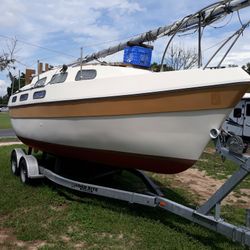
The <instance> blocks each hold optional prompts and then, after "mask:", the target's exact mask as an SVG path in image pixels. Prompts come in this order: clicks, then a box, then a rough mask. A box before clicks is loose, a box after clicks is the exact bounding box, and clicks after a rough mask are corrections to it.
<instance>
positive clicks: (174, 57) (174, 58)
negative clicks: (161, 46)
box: [151, 46, 198, 72]
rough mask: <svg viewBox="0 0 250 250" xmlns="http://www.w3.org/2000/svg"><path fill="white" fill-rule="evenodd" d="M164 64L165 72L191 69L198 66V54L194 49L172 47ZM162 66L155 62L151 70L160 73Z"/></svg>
mask: <svg viewBox="0 0 250 250" xmlns="http://www.w3.org/2000/svg"><path fill="white" fill-rule="evenodd" d="M165 62H166V63H165V64H163V71H173V70H181V69H191V68H193V67H195V66H197V63H198V54H197V52H196V51H195V50H194V49H184V48H181V47H174V46H172V47H171V49H170V53H169V56H168V57H167V59H166V60H165ZM160 68H161V65H159V64H157V63H156V62H154V63H153V64H152V65H151V70H152V71H155V72H159V71H160Z"/></svg>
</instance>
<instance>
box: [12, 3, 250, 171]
mask: <svg viewBox="0 0 250 250" xmlns="http://www.w3.org/2000/svg"><path fill="white" fill-rule="evenodd" d="M249 5H250V1H239V0H233V1H220V2H218V3H215V4H213V5H210V6H208V7H206V8H204V9H202V10H201V11H199V12H197V13H195V14H193V15H190V16H187V17H186V18H184V19H182V20H181V21H177V22H175V23H174V24H172V25H169V26H165V27H160V28H158V29H156V30H153V31H149V32H146V33H144V34H142V35H140V36H138V37H136V38H134V39H132V40H130V41H127V42H125V43H121V44H119V45H117V46H114V47H111V48H109V49H107V50H102V51H100V52H98V53H94V54H92V55H89V56H86V57H85V58H82V57H81V58H79V59H78V60H77V61H76V62H73V63H71V64H69V65H67V66H66V65H63V66H59V67H56V68H54V69H52V70H49V71H46V72H44V73H42V74H39V75H36V76H35V77H34V78H33V80H32V82H31V83H30V84H29V85H26V86H25V87H23V88H21V89H20V90H19V91H17V92H16V93H14V94H13V95H12V96H11V98H10V100H9V105H8V106H9V109H10V111H9V112H10V117H11V123H12V126H13V129H14V130H15V132H16V135H17V136H18V138H19V139H20V140H21V141H22V142H23V143H24V144H26V145H28V146H29V147H30V148H34V149H38V150H41V151H43V152H46V153H50V154H53V155H56V156H61V157H70V158H77V159H83V160H87V161H92V162H98V163H102V164H107V165H110V166H114V167H118V168H137V169H142V170H148V171H152V172H158V173H165V174H174V173H179V172H182V171H185V170H186V169H188V168H189V167H191V166H192V165H193V164H194V163H195V162H196V161H197V160H198V159H199V157H200V155H201V153H202V152H203V150H204V148H205V146H206V145H207V143H208V141H209V139H210V136H209V132H210V130H211V129H219V128H220V126H221V124H222V122H223V121H224V119H225V117H226V116H227V115H228V114H229V113H230V111H231V109H232V108H233V107H234V106H235V105H236V104H237V103H238V101H239V100H240V99H241V97H242V96H243V95H244V93H245V92H246V91H247V90H248V88H249V84H250V77H249V75H248V74H247V73H246V72H245V71H244V70H242V69H241V68H219V67H218V68H215V69H210V68H206V69H204V68H198V69H192V70H180V71H171V72H152V71H150V70H147V69H145V68H142V67H132V66H131V65H128V64H123V65H119V64H108V63H107V64H103V63H101V64H91V63H90V62H91V61H93V60H96V59H98V58H101V57H105V56H107V55H110V54H113V53H116V52H118V51H120V50H123V49H125V48H127V47H131V44H132V45H133V46H134V45H135V46H141V47H142V48H143V46H142V45H143V43H145V42H148V41H153V40H155V39H158V38H159V37H161V36H165V35H175V34H176V33H177V32H184V31H185V30H189V29H191V28H197V27H201V26H205V25H207V24H210V23H212V22H213V21H215V20H218V18H221V17H222V16H224V15H226V14H227V13H228V10H229V9H230V11H236V10H239V9H241V8H244V7H247V6H249ZM244 28H246V27H244ZM237 34H238V33H237Z"/></svg>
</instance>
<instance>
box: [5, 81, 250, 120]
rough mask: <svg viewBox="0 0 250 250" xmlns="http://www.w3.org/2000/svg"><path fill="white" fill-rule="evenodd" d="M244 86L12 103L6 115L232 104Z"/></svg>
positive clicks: (94, 113)
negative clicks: (36, 102)
mask: <svg viewBox="0 0 250 250" xmlns="http://www.w3.org/2000/svg"><path fill="white" fill-rule="evenodd" d="M248 86H249V85H247V84H238V85H227V86H223V87H216V88H212V87H210V88H206V89H196V90H185V91H175V92H163V93H154V94H147V95H146V94H144V95H137V96H122V97H106V98H99V99H88V100H77V101H62V102H51V103H40V104H33V105H27V106H24V105H23V106H20V107H12V108H11V109H10V116H11V117H12V118H52V117H53V118H59V117H89V116H116V115H135V114H146V113H163V112H181V111H197V110H209V109H224V108H232V107H234V106H235V105H236V104H237V102H238V101H239V99H240V98H241V97H242V95H243V94H244V93H245V92H246V90H247V88H248Z"/></svg>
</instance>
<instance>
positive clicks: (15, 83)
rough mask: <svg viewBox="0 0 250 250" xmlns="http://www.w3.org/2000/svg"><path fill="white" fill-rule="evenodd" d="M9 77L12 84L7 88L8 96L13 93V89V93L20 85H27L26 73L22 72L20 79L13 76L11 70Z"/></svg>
mask: <svg viewBox="0 0 250 250" xmlns="http://www.w3.org/2000/svg"><path fill="white" fill-rule="evenodd" d="M9 78H10V80H11V85H10V87H8V88H7V96H8V97H10V96H11V94H12V89H13V93H15V92H16V91H17V90H18V89H19V87H20V88H22V87H23V86H24V85H25V74H24V73H21V75H20V79H19V78H18V77H16V76H13V75H12V74H11V72H9ZM19 82H20V86H19Z"/></svg>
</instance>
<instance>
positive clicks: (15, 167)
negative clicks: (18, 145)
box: [10, 149, 20, 176]
mask: <svg viewBox="0 0 250 250" xmlns="http://www.w3.org/2000/svg"><path fill="white" fill-rule="evenodd" d="M10 167H11V172H12V174H14V175H16V176H18V175H19V174H20V171H19V170H20V169H19V167H18V160H17V154H16V150H15V149H14V150H12V152H11V156H10Z"/></svg>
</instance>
